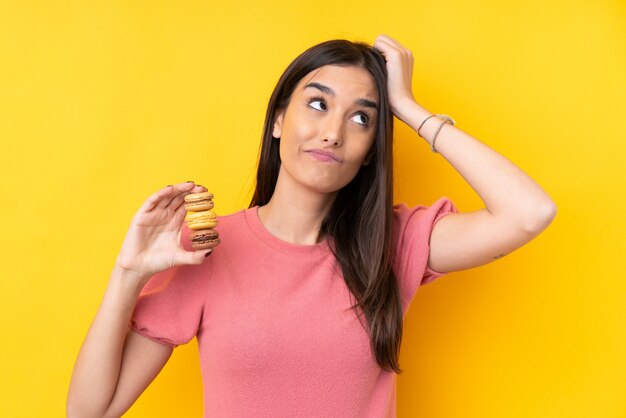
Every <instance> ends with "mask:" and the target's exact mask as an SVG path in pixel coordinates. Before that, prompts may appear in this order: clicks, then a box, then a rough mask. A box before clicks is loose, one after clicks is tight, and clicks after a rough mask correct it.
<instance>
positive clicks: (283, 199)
mask: <svg viewBox="0 0 626 418" xmlns="http://www.w3.org/2000/svg"><path fill="white" fill-rule="evenodd" d="M336 196H337V192H334V193H321V192H316V191H314V190H311V189H309V188H306V187H303V186H302V185H301V184H299V183H296V182H295V181H294V180H293V179H292V178H291V177H290V176H288V175H284V173H283V167H282V166H281V168H280V172H279V174H278V180H277V182H276V188H275V189H274V194H273V195H272V198H271V199H270V201H269V202H268V203H267V205H264V206H261V207H259V219H260V220H261V223H262V224H263V226H265V228H266V229H267V230H268V231H269V232H271V233H272V235H274V236H276V237H278V238H280V239H282V240H283V241H287V242H290V243H293V244H302V245H313V244H317V243H318V239H317V237H318V235H319V230H320V227H321V225H322V221H323V220H324V218H325V217H326V215H327V214H328V211H329V210H330V208H331V206H332V204H333V202H334V200H335V197H336Z"/></svg>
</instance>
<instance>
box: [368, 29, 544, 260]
mask: <svg viewBox="0 0 626 418" xmlns="http://www.w3.org/2000/svg"><path fill="white" fill-rule="evenodd" d="M374 47H376V48H377V49H379V50H380V51H381V52H382V54H383V55H384V57H385V60H386V65H387V69H388V73H389V78H388V89H389V101H390V105H391V108H392V111H393V113H394V115H395V116H396V117H397V118H399V119H400V120H402V121H403V122H405V123H406V124H407V125H409V126H410V127H412V128H413V129H414V130H415V131H418V129H419V132H418V133H419V135H420V136H421V137H422V138H424V139H425V140H426V142H428V144H429V145H432V144H433V140H435V139H436V142H435V149H436V151H437V152H438V153H439V154H441V155H442V156H443V157H444V158H445V159H446V160H447V161H448V162H449V163H450V164H451V165H452V166H453V167H454V168H455V169H456V170H457V171H458V172H459V174H461V176H462V177H463V178H464V179H465V180H466V181H467V182H468V183H469V185H470V186H471V187H472V188H473V189H474V190H475V191H476V193H478V195H479V196H480V198H481V199H482V201H483V202H484V203H485V208H483V209H480V210H477V211H473V212H467V213H451V214H448V215H446V216H444V217H443V218H441V219H440V220H439V221H438V222H437V224H436V225H435V226H434V228H433V231H432V233H431V237H430V256H429V262H428V265H429V266H430V268H431V269H433V270H435V271H439V272H450V271H458V270H465V269H469V268H472V267H476V266H480V265H483V264H486V263H488V262H490V261H494V260H497V259H499V258H501V257H503V256H505V255H506V254H508V253H510V252H511V251H513V250H515V249H517V248H519V247H521V246H522V245H524V244H525V243H527V242H529V241H531V240H532V239H533V238H534V237H535V236H537V235H538V234H539V233H540V232H541V231H543V230H544V229H545V228H546V227H547V226H548V225H549V224H550V223H551V222H552V220H553V219H554V217H555V216H556V204H555V203H554V202H553V201H552V199H550V197H549V196H548V195H547V194H546V192H545V191H544V190H543V189H542V188H541V187H540V186H539V185H538V184H537V183H536V182H535V181H534V180H533V179H532V178H530V176H528V175H527V174H526V173H525V172H524V171H522V170H521V169H520V168H519V167H517V166H516V165H515V164H513V163H512V162H511V161H509V160H508V159H507V158H505V157H504V156H502V155H500V154H499V153H497V152H496V151H495V150H493V149H491V148H490V147H488V146H487V145H485V144H484V143H482V142H480V141H478V140H477V139H476V138H474V137H472V136H471V135H469V134H467V133H465V132H463V131H462V130H461V129H459V128H457V127H456V126H454V125H452V124H449V123H445V124H443V125H441V124H442V123H443V122H444V120H443V119H441V118H439V117H438V116H432V113H431V112H429V111H427V110H426V109H424V108H423V107H422V106H420V105H419V104H418V103H417V102H416V101H415V99H414V98H413V93H412V89H411V77H412V72H413V55H412V53H411V51H410V50H408V49H407V48H405V47H403V46H402V45H401V44H400V43H398V42H397V41H396V40H394V39H392V38H390V37H388V36H386V35H380V36H379V37H378V38H377V39H376V42H375V43H374ZM430 116H432V117H430ZM420 127H421V128H420ZM440 127H441V128H440ZM438 129H439V131H438V133H437V130H438ZM435 133H437V135H436V136H435Z"/></svg>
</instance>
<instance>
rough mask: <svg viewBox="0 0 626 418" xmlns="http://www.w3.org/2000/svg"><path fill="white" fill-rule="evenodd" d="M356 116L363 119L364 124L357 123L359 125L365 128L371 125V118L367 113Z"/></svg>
mask: <svg viewBox="0 0 626 418" xmlns="http://www.w3.org/2000/svg"><path fill="white" fill-rule="evenodd" d="M355 116H358V117H361V118H363V121H362V122H357V123H360V124H361V125H363V126H367V125H368V124H369V121H370V118H369V116H367V115H366V114H365V113H357V114H356V115H355Z"/></svg>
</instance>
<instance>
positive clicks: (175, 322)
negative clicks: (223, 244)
mask: <svg viewBox="0 0 626 418" xmlns="http://www.w3.org/2000/svg"><path fill="white" fill-rule="evenodd" d="M187 232H188V231H187V230H183V233H182V234H183V237H184V236H186V233H187ZM181 241H183V246H184V247H185V249H186V250H188V251H189V250H191V245H190V244H189V243H185V242H184V240H181ZM210 265H211V260H210V258H209V259H208V260H206V261H205V262H204V263H203V264H199V265H183V266H176V267H172V268H170V269H167V270H164V271H161V272H159V273H157V274H155V275H153V276H152V277H151V278H150V279H149V280H148V282H147V283H146V284H145V286H144V287H143V289H142V290H141V293H140V295H139V298H138V300H137V304H136V305H135V310H134V312H133V316H132V318H131V323H130V326H131V329H132V330H133V331H135V332H137V333H139V334H141V335H143V336H144V337H147V338H149V339H151V340H153V341H156V342H158V343H161V344H165V345H168V346H170V347H177V346H178V345H182V344H186V343H188V342H189V341H191V340H192V339H193V337H195V336H196V334H197V333H198V330H199V328H200V323H201V320H202V314H203V311H204V304H205V302H206V299H207V298H206V296H207V295H206V291H207V290H206V289H207V280H208V276H209V274H208V272H209V269H210Z"/></svg>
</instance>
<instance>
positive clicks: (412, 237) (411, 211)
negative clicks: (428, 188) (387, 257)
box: [393, 196, 459, 302]
mask: <svg viewBox="0 0 626 418" xmlns="http://www.w3.org/2000/svg"><path fill="white" fill-rule="evenodd" d="M458 212H459V211H458V209H457V208H456V206H455V205H454V203H453V202H452V201H451V200H450V199H449V198H447V197H445V196H444V197H441V198H439V200H437V201H436V202H435V203H433V204H432V205H431V206H430V207H428V206H423V205H418V206H415V207H411V208H410V207H408V206H407V205H406V204H405V203H399V204H396V205H394V207H393V243H394V257H393V268H394V272H395V274H396V277H397V278H398V282H399V287H400V292H401V294H402V296H403V298H404V299H405V301H406V302H410V301H411V300H412V299H413V297H414V296H415V293H416V292H417V288H418V287H419V286H421V285H425V284H428V283H432V282H433V281H435V280H436V279H438V278H439V277H441V276H443V275H445V274H447V273H442V272H438V271H435V270H432V269H431V268H430V267H429V266H428V256H429V255H430V235H431V233H432V230H433V228H434V226H435V224H436V223H437V221H439V220H440V219H441V218H443V217H444V216H446V215H449V214H450V213H458Z"/></svg>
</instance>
